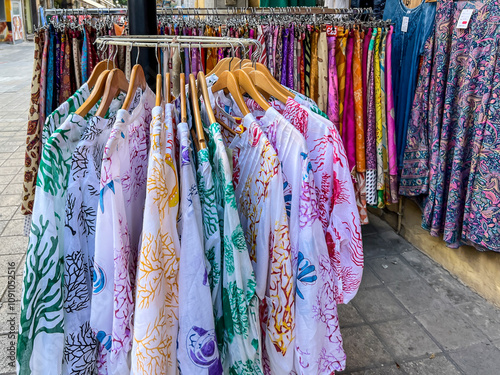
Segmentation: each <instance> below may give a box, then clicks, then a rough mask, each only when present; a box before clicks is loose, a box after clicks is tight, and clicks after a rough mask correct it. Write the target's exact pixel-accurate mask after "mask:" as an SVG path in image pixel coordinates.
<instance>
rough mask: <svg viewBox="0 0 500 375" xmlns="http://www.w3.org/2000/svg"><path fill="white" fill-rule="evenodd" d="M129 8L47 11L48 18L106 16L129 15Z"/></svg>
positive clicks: (57, 9) (52, 9)
mask: <svg viewBox="0 0 500 375" xmlns="http://www.w3.org/2000/svg"><path fill="white" fill-rule="evenodd" d="M127 11H128V10H127V8H74V9H59V8H50V9H45V15H46V16H56V15H58V16H87V15H90V16H105V15H123V16H126V15H127Z"/></svg>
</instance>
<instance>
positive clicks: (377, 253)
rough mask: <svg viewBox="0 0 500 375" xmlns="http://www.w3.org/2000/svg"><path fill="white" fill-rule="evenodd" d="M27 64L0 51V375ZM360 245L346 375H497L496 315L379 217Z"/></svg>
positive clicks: (23, 51) (19, 251)
mask: <svg viewBox="0 0 500 375" xmlns="http://www.w3.org/2000/svg"><path fill="white" fill-rule="evenodd" d="M32 55H33V44H32V43H23V44H21V45H18V46H11V45H1V44H0V298H1V300H0V322H1V323H2V324H0V375H5V374H13V373H14V371H15V369H14V368H12V367H10V366H9V361H10V360H9V359H8V355H9V354H10V353H9V352H8V350H9V346H10V341H11V339H10V337H9V331H10V325H9V324H7V322H8V319H10V318H11V317H12V316H14V317H15V319H16V324H15V328H16V330H17V327H18V320H19V316H18V315H19V298H20V296H21V283H22V279H21V278H22V270H23V266H24V263H23V262H24V253H25V252H26V247H27V239H26V238H25V237H23V236H22V232H23V223H24V220H23V216H22V215H21V214H20V212H19V207H20V197H21V184H22V180H23V175H22V170H23V168H22V167H23V160H24V144H25V134H26V124H27V118H28V110H29V100H30V98H29V96H30V84H31V74H32ZM363 240H364V249H365V259H366V266H365V271H364V277H363V282H362V285H361V289H360V291H359V293H358V295H357V296H356V298H354V300H353V301H352V302H351V303H350V304H349V305H341V306H339V315H340V322H341V329H342V335H343V338H344V347H345V350H346V352H347V369H346V371H345V372H344V374H352V375H354V374H355V375H360V374H370V375H393V374H408V375H414V374H422V375H453V374H462V375H472V374H473V375H497V374H500V350H499V349H500V309H498V308H495V307H494V306H492V305H491V304H489V303H487V302H485V301H484V300H483V299H482V298H481V297H479V296H478V295H477V294H475V293H474V292H472V291H471V290H470V289H468V288H467V287H465V286H464V285H462V284H461V283H460V282H459V281H457V280H456V279H454V278H453V277H452V276H451V275H450V274H449V273H448V272H446V271H445V270H444V269H443V268H441V267H440V266H439V265H437V264H436V263H434V262H433V261H431V260H430V259H429V258H428V257H427V256H425V255H423V254H422V253H421V252H420V251H418V250H416V249H415V248H414V247H412V246H411V245H410V244H409V243H408V242H406V241H405V240H403V239H402V238H401V237H399V236H398V235H397V234H395V233H394V231H393V230H392V229H391V228H390V227H389V226H388V225H387V224H385V223H383V222H382V221H381V220H379V219H378V218H376V217H371V225H369V226H367V227H364V228H363ZM449 251H453V250H452V249H450V250H449ZM9 262H14V264H15V268H16V270H17V276H16V292H15V295H16V300H17V301H16V303H15V309H14V311H10V310H9V305H8V304H7V296H6V292H5V291H6V287H7V281H8V278H7V275H8V267H9V266H8V264H9ZM491 282H496V280H492V281H491ZM12 314H13V315H12ZM14 341H15V340H14Z"/></svg>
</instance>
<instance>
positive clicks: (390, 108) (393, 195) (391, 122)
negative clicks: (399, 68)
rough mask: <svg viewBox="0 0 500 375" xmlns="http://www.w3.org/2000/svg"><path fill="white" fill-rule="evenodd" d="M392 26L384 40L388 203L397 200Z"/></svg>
mask: <svg viewBox="0 0 500 375" xmlns="http://www.w3.org/2000/svg"><path fill="white" fill-rule="evenodd" d="M393 32H394V27H393V26H391V27H390V28H389V32H388V34H387V42H386V48H385V49H386V54H385V66H386V70H385V86H386V87H385V89H386V94H385V95H386V100H387V107H386V111H387V148H388V149H387V155H388V164H389V183H390V188H389V190H390V203H397V202H398V199H399V198H398V165H397V149H396V121H395V118H394V113H395V109H394V91H393V87H392V65H391V61H392V60H391V58H392V57H391V56H392V33H393Z"/></svg>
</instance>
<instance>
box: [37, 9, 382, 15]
mask: <svg viewBox="0 0 500 375" xmlns="http://www.w3.org/2000/svg"><path fill="white" fill-rule="evenodd" d="M156 12H157V14H161V15H173V16H242V15H247V16H252V15H257V16H273V15H290V14H293V15H308V14H310V15H318V14H355V15H366V14H368V15H369V14H373V10H372V9H371V8H348V9H332V8H323V7H283V8H254V7H239V8H157V10H156ZM45 15H46V16H53V15H62V16H71V15H73V16H83V15H92V16H105V15H128V9H127V8H74V9H59V8H50V9H46V10H45Z"/></svg>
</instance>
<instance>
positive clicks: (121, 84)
mask: <svg viewBox="0 0 500 375" xmlns="http://www.w3.org/2000/svg"><path fill="white" fill-rule="evenodd" d="M128 87H129V84H128V81H127V77H125V73H123V72H122V71H121V70H120V69H113V70H112V71H111V73H109V75H108V78H107V79H106V89H105V90H104V94H103V96H102V100H101V105H100V106H99V109H98V110H97V113H96V116H99V117H104V116H106V112H107V111H108V109H109V106H110V105H111V102H112V101H113V99H114V98H115V97H116V95H117V94H118V93H120V91H123V92H127V90H128Z"/></svg>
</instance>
